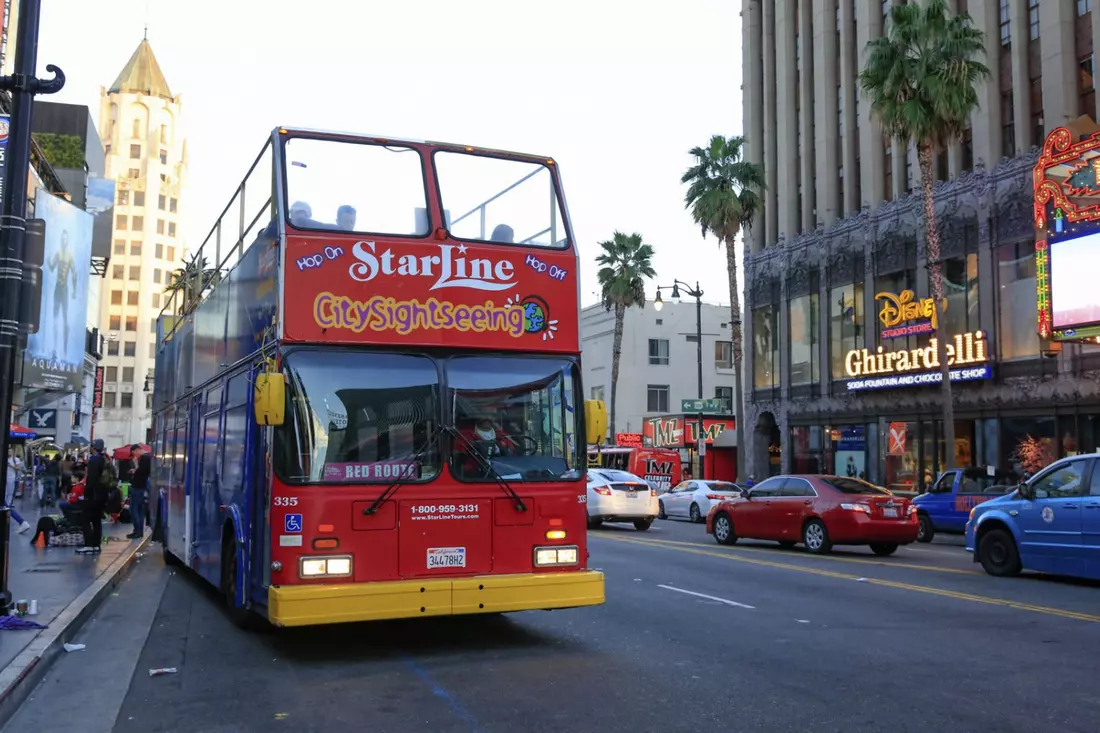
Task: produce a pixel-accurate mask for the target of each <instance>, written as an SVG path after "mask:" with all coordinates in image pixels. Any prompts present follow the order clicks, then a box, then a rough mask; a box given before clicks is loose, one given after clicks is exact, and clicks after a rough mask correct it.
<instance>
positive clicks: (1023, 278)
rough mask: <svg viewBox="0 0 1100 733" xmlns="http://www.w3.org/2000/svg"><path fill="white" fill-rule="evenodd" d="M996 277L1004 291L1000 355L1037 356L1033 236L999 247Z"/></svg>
mask: <svg viewBox="0 0 1100 733" xmlns="http://www.w3.org/2000/svg"><path fill="white" fill-rule="evenodd" d="M997 281H998V285H999V287H1000V295H1001V298H1000V300H1001V313H1000V316H1001V319H1000V320H1001V328H1000V335H1001V338H1000V344H1001V347H1000V348H1001V358H1002V359H1006V360H1007V359H1021V358H1028V357H1032V356H1037V355H1038V353H1039V335H1038V333H1037V332H1036V329H1035V324H1036V322H1037V319H1038V317H1039V313H1038V304H1037V302H1036V299H1035V242H1034V241H1033V240H1030V239H1029V240H1026V241H1023V242H1017V243H1014V244H1002V245H1001V246H999V247H997Z"/></svg>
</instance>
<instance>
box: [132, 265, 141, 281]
mask: <svg viewBox="0 0 1100 733" xmlns="http://www.w3.org/2000/svg"><path fill="white" fill-rule="evenodd" d="M130 279H131V280H140V279H141V267H139V266H137V265H134V266H131V267H130Z"/></svg>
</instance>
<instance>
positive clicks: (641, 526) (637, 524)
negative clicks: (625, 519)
mask: <svg viewBox="0 0 1100 733" xmlns="http://www.w3.org/2000/svg"><path fill="white" fill-rule="evenodd" d="M652 525H653V517H650V518H649V519H635V520H634V529H636V530H638V531H639V532H645V531H646V530H647V529H649V528H650V527H651V526H652Z"/></svg>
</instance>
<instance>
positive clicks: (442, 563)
mask: <svg viewBox="0 0 1100 733" xmlns="http://www.w3.org/2000/svg"><path fill="white" fill-rule="evenodd" d="M464 567H466V548H465V547H429V548H428V570H434V569H436V568H464Z"/></svg>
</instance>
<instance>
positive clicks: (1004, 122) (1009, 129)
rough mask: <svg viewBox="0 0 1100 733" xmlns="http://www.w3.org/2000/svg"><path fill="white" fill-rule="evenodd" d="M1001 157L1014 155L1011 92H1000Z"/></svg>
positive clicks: (1014, 121)
mask: <svg viewBox="0 0 1100 733" xmlns="http://www.w3.org/2000/svg"><path fill="white" fill-rule="evenodd" d="M1001 145H1002V149H1001V155H1003V156H1004V157H1006V158H1011V157H1012V156H1013V155H1015V154H1016V118H1015V112H1014V110H1013V109H1012V90H1009V91H1007V92H1001Z"/></svg>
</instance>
